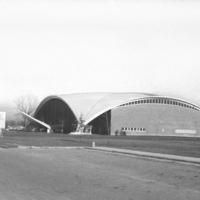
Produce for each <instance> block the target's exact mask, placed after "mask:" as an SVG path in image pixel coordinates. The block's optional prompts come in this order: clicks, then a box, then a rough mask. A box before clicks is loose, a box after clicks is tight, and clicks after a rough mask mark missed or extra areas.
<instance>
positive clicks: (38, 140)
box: [0, 132, 200, 157]
mask: <svg viewBox="0 0 200 200" xmlns="http://www.w3.org/2000/svg"><path fill="white" fill-rule="evenodd" d="M93 141H94V142H95V143H96V146H106V147H114V148H123V149H132V150H140V151H148V152H155V153H166V154H174V155H182V156H192V157H200V138H192V137H171V136H169V137H161V136H103V135H91V136H72V135H65V134H47V133H28V132H5V133H4V137H3V138H0V147H3V148H9V147H17V146H18V145H24V146H91V145H92V142H93Z"/></svg>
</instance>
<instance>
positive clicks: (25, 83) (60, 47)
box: [0, 0, 200, 104]
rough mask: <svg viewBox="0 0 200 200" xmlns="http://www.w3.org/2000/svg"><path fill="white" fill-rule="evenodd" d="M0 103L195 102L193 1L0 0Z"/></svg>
mask: <svg viewBox="0 0 200 200" xmlns="http://www.w3.org/2000/svg"><path fill="white" fill-rule="evenodd" d="M0 70H1V71H0V91H1V99H0V101H1V100H6V99H7V100H12V99H13V98H15V97H17V96H21V95H23V94H27V93H29V94H30V93H32V94H35V95H37V96H39V97H40V98H42V97H44V96H46V95H49V94H62V93H73V92H92V91H97V92H98V91H111V92H117V91H118V92H149V93H159V94H169V95H173V96H178V97H184V98H187V99H193V100H194V101H196V102H199V104H200V73H199V72H200V3H198V1H189V0H188V1H187V0H182V1H178V0H174V1H172V0H171V1H170V0H168V1H167V0H166V1H158V0H157V1H156V0H154V1H147V0H146V1H144V0H143V1H140V3H138V1H136V0H135V1H134V0H133V1H131V0H130V1H120V0H116V1H114V0H112V1H111V0H110V1H109V0H107V1H106V0H104V1H69V0H68V1H67V0H49V1H47V0H46V1H45V0H24V1H19V0H18V1H16V0H13V1H11V0H0Z"/></svg>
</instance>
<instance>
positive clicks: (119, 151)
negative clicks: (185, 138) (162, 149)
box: [87, 147, 200, 165]
mask: <svg viewBox="0 0 200 200" xmlns="http://www.w3.org/2000/svg"><path fill="white" fill-rule="evenodd" d="M87 149H91V150H96V151H104V152H110V153H117V154H126V155H130V156H135V157H140V158H146V159H153V160H160V161H173V162H179V163H188V164H195V165H200V158H196V157H187V156H177V155H171V154H160V153H150V152H144V151H133V150H127V149H116V148H108V147H87Z"/></svg>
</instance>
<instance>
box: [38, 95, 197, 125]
mask: <svg viewBox="0 0 200 200" xmlns="http://www.w3.org/2000/svg"><path fill="white" fill-rule="evenodd" d="M148 97H164V96H160V95H155V94H146V93H75V94H66V95H57V96H48V97H46V98H45V99H44V100H43V101H42V102H41V103H40V105H39V106H38V108H37V110H36V112H35V115H36V113H37V112H38V111H39V110H40V108H41V107H42V106H43V105H44V104H45V103H46V102H48V101H49V100H51V99H60V100H61V101H63V102H65V103H66V104H67V105H68V106H69V107H70V109H71V110H72V112H73V113H74V115H75V117H76V119H79V118H80V116H82V118H83V120H84V123H85V124H88V123H89V122H90V121H92V120H93V119H95V118H96V117H98V116H99V115H101V114H103V113H104V112H106V111H108V110H110V109H113V108H115V107H117V106H120V105H122V104H124V103H127V102H129V101H132V100H136V99H142V98H148ZM164 98H165V97H164ZM168 98H169V97H168ZM177 100H179V99H177ZM195 107H197V106H195Z"/></svg>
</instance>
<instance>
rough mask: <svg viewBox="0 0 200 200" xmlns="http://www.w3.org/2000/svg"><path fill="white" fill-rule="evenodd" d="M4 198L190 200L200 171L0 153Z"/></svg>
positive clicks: (91, 156)
mask: <svg viewBox="0 0 200 200" xmlns="http://www.w3.org/2000/svg"><path fill="white" fill-rule="evenodd" d="M0 159H1V162H0V177H1V178H0V199H9V200H10V199H15V200H18V199H19V200H22V199H26V200H29V199H30V200H32V199H38V200H43V199H48V200H51V199H52V200H55V199H65V200H67V199H69V200H70V199H72V200H80V199H82V200H90V199H91V200H94V199H95V200H102V199H109V200H111V199H113V200H118V199H119V200H121V199H127V200H131V199H137V200H145V199H146V200H160V199H162V200H165V199H166V200H169V199H170V200H175V199H176V200H177V199H180V200H185V199H190V200H193V199H196V200H199V197H200V168H199V167H197V166H190V165H185V164H177V163H170V162H159V161H151V160H144V159H140V158H133V157H130V156H122V155H116V154H111V153H105V152H98V151H92V150H87V149H35V150H34V149H16V148H11V149H2V148H1V149H0Z"/></svg>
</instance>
